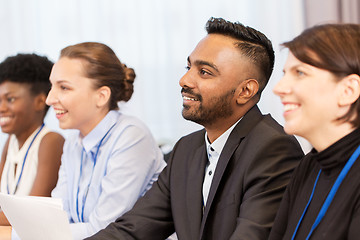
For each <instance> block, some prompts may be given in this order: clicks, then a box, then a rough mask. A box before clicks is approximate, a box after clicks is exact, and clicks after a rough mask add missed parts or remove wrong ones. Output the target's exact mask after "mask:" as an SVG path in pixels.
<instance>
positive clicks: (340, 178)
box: [291, 146, 360, 240]
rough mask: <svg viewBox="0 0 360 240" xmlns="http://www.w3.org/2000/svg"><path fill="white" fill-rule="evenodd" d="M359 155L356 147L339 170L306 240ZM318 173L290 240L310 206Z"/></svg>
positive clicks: (359, 148)
mask: <svg viewBox="0 0 360 240" xmlns="http://www.w3.org/2000/svg"><path fill="white" fill-rule="evenodd" d="M359 155H360V146H358V148H357V149H356V150H355V152H354V153H353V154H352V155H351V157H350V158H349V160H348V161H347V163H346V164H345V166H344V168H343V169H342V170H341V172H340V174H339V176H338V177H337V178H336V181H335V183H334V185H333V186H332V188H331V190H330V192H329V194H328V196H327V197H326V200H325V202H324V204H323V205H322V207H321V209H320V212H319V213H318V215H317V217H316V219H315V222H314V224H313V225H312V227H311V229H310V232H309V234H308V236H307V237H306V240H308V239H309V238H310V236H311V234H312V233H313V232H314V230H315V228H316V227H317V226H318V225H319V223H320V221H321V220H322V219H323V217H324V216H325V213H326V211H327V210H328V208H329V206H330V204H331V202H332V200H333V198H334V196H335V194H336V191H337V190H338V188H339V187H340V184H341V183H342V181H343V180H344V178H345V177H346V175H347V173H348V172H349V170H350V168H351V167H352V165H353V164H354V162H355V161H356V159H357V158H358V157H359ZM320 173H321V169H320V171H319V173H318V175H317V177H316V180H315V183H314V187H313V190H312V193H311V195H310V198H309V201H308V203H307V204H306V207H305V209H304V212H303V214H302V215H301V217H300V220H299V222H298V224H297V226H296V228H295V231H294V234H293V236H292V238H291V240H293V239H294V238H295V236H296V233H297V231H298V229H299V226H300V224H301V221H302V219H303V218H304V215H305V213H306V211H307V209H308V207H309V205H310V202H311V200H312V198H313V195H314V192H315V187H316V184H317V182H318V180H319V176H320Z"/></svg>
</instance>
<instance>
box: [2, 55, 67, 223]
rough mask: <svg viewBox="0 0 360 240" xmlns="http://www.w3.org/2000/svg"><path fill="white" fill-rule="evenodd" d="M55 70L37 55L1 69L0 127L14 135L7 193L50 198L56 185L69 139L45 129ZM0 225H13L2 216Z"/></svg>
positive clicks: (7, 156) (5, 177) (7, 155)
mask: <svg viewBox="0 0 360 240" xmlns="http://www.w3.org/2000/svg"><path fill="white" fill-rule="evenodd" d="M52 66H53V63H52V62H51V61H49V59H47V58H46V57H43V56H38V55H36V54H18V55H16V56H11V57H8V58H7V59H5V60H4V61H3V62H2V63H0V126H1V130H2V131H3V132H4V133H7V134H9V138H8V140H7V142H6V144H5V147H4V149H3V152H2V156H1V163H0V176H1V182H0V186H1V187H0V189H1V192H2V193H6V194H14V195H22V196H24V195H33V196H50V193H51V190H52V189H53V188H54V187H55V185H56V181H57V177H58V174H57V173H58V170H59V166H60V159H61V154H62V146H63V143H64V139H63V137H62V136H61V135H60V134H58V133H55V132H51V131H50V129H48V128H47V127H46V126H45V125H44V117H45V115H46V112H47V110H48V106H47V105H46V104H45V99H46V96H47V94H48V92H49V90H50V82H49V75H50V71H51V68H52ZM0 224H1V225H8V224H9V223H8V221H7V219H6V218H5V216H4V214H3V213H2V212H1V214H0Z"/></svg>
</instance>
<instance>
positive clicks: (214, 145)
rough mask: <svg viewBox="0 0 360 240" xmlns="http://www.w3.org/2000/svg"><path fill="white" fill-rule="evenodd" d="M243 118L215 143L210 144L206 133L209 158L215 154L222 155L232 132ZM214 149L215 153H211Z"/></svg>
mask: <svg viewBox="0 0 360 240" xmlns="http://www.w3.org/2000/svg"><path fill="white" fill-rule="evenodd" d="M241 119H242V118H240V119H239V120H238V121H237V122H236V123H234V124H233V125H232V126H231V127H230V128H228V130H226V131H225V132H224V133H223V134H221V136H220V137H218V138H217V139H216V140H215V141H214V142H213V143H210V142H209V139H208V135H207V132H206V133H205V143H206V151H207V154H208V156H209V154H210V155H211V154H214V153H213V152H215V154H217V155H220V154H221V152H222V150H223V148H224V146H225V143H226V141H227V140H228V138H229V136H230V133H231V132H232V130H233V129H234V128H235V126H236V125H237V124H238V123H239V122H240V120H241ZM211 148H212V149H213V151H211V150H210V149H211Z"/></svg>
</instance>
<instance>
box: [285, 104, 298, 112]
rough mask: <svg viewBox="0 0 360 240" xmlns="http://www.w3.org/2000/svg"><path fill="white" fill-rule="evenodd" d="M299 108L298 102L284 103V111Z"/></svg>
mask: <svg viewBox="0 0 360 240" xmlns="http://www.w3.org/2000/svg"><path fill="white" fill-rule="evenodd" d="M297 108H299V105H298V104H285V105H284V111H285V112H286V111H291V110H294V109H297Z"/></svg>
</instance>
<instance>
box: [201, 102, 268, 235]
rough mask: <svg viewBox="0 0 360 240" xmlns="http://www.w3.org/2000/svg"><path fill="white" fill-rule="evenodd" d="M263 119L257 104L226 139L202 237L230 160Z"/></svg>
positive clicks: (208, 204) (205, 215)
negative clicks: (242, 141)
mask: <svg viewBox="0 0 360 240" xmlns="http://www.w3.org/2000/svg"><path fill="white" fill-rule="evenodd" d="M261 119H262V114H261V112H260V110H259V109H258V107H257V106H256V105H255V106H254V107H253V108H252V109H250V110H249V111H248V112H247V113H246V114H245V116H244V117H243V119H241V121H240V122H239V123H238V124H237V125H236V126H235V128H234V129H233V131H232V132H231V134H230V136H229V138H228V140H227V141H226V143H225V146H224V148H223V150H222V152H221V154H220V157H219V160H218V163H217V166H216V170H215V175H214V178H213V180H212V183H211V187H210V192H209V196H208V200H207V204H206V208H205V211H204V216H203V218H202V223H201V230H200V233H201V234H200V239H201V238H202V235H203V231H204V227H205V223H206V220H207V216H208V214H209V211H211V206H212V204H213V200H214V197H215V194H216V192H217V189H218V187H219V184H220V181H221V179H222V177H223V175H224V172H225V170H226V167H227V165H228V163H229V160H230V159H231V156H232V155H233V154H234V152H235V150H236V149H237V148H238V146H239V144H240V143H241V140H242V139H243V138H245V136H246V135H247V134H248V133H249V132H250V131H251V130H252V129H253V128H254V127H255V125H256V124H257V123H258V122H259V121H260V120H261ZM204 168H205V166H204Z"/></svg>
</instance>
